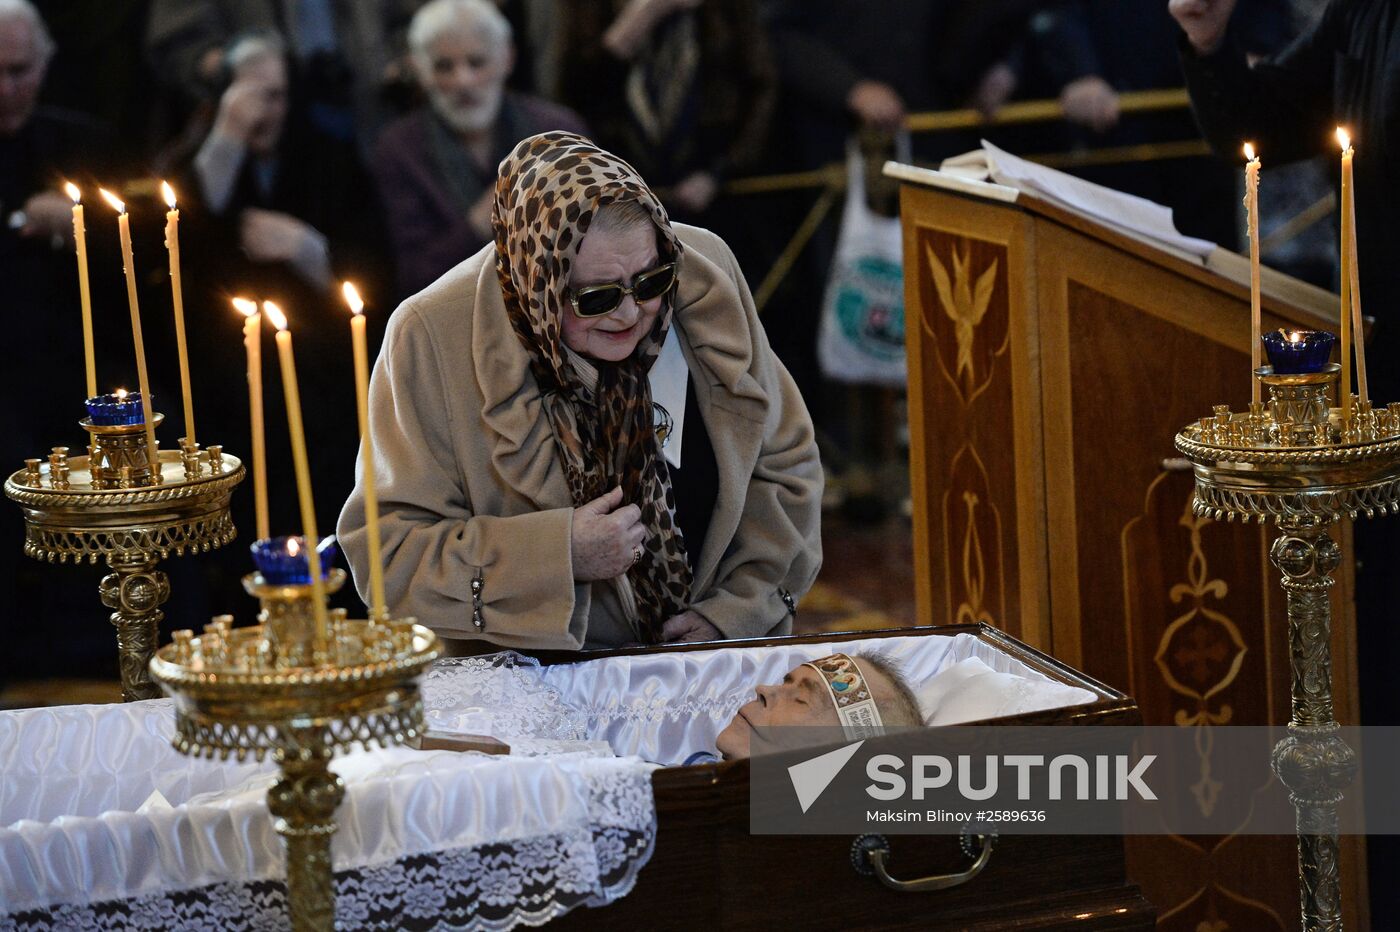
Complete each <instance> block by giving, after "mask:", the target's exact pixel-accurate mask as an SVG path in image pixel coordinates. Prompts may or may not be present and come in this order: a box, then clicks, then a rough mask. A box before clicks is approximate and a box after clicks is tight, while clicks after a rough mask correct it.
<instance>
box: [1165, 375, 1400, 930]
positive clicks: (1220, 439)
mask: <svg viewBox="0 0 1400 932" xmlns="http://www.w3.org/2000/svg"><path fill="white" fill-rule="evenodd" d="M1340 368H1341V367H1340V366H1338V365H1336V364H1335V363H1333V364H1331V365H1329V366H1328V367H1327V368H1325V369H1324V370H1323V371H1321V372H1317V373H1308V374H1301V375H1275V374H1274V372H1273V369H1272V368H1271V367H1269V366H1264V367H1262V368H1260V369H1257V370H1255V377H1256V378H1257V379H1259V380H1260V381H1261V382H1262V383H1263V384H1264V386H1265V387H1266V388H1267V389H1268V391H1269V402H1268V404H1267V406H1265V405H1264V404H1262V403H1258V402H1256V403H1253V404H1251V405H1250V410H1249V411H1248V412H1247V413H1234V414H1232V413H1231V412H1230V410H1229V408H1228V407H1225V406H1223V405H1222V406H1217V407H1216V408H1215V413H1214V415H1212V416H1209V417H1205V418H1202V419H1201V420H1200V421H1199V422H1197V423H1196V424H1193V425H1191V426H1189V427H1187V428H1186V429H1185V430H1183V431H1182V432H1181V433H1179V434H1177V436H1176V448H1177V449H1178V450H1180V451H1181V453H1182V455H1184V456H1185V457H1186V458H1187V459H1188V460H1190V461H1191V463H1192V464H1193V466H1194V468H1195V475H1196V492H1195V500H1194V504H1193V509H1194V511H1195V513H1196V515H1197V516H1198V517H1209V518H1214V519H1216V520H1221V519H1224V520H1234V519H1235V518H1240V519H1241V520H1242V521H1249V520H1250V519H1251V518H1252V519H1255V520H1257V521H1260V522H1261V523H1262V522H1267V521H1272V522H1273V523H1274V524H1275V525H1277V526H1278V528H1279V530H1280V532H1281V533H1280V535H1279V537H1278V539H1277V540H1275V541H1274V544H1273V547H1272V548H1271V550H1270V553H1269V556H1270V560H1271V562H1272V563H1273V565H1274V566H1276V567H1278V569H1279V571H1280V572H1281V573H1282V574H1283V579H1282V585H1283V591H1284V595H1285V597H1286V599H1287V603H1288V642H1289V649H1290V654H1291V660H1292V668H1293V681H1292V698H1293V707H1292V717H1291V720H1290V721H1289V723H1288V737H1287V738H1284V739H1283V740H1282V741H1280V742H1279V743H1278V744H1277V745H1276V746H1275V747H1274V752H1273V769H1274V773H1275V774H1276V775H1277V776H1278V778H1279V780H1280V781H1282V783H1283V784H1284V786H1286V787H1288V789H1289V791H1290V793H1291V796H1290V798H1291V800H1292V802H1293V805H1294V807H1295V809H1296V810H1297V830H1298V873H1299V889H1300V893H1301V900H1302V915H1303V928H1304V930H1306V932H1338V930H1340V929H1341V928H1342V915H1341V889H1340V882H1341V878H1340V876H1339V872H1340V868H1339V863H1338V846H1337V830H1338V821H1337V806H1338V803H1340V801H1341V798H1342V793H1343V791H1344V790H1345V789H1346V788H1347V787H1348V786H1350V785H1351V782H1352V780H1353V779H1354V778H1355V776H1356V756H1355V753H1354V752H1353V751H1352V749H1351V748H1350V747H1348V746H1347V744H1346V742H1345V741H1343V740H1342V738H1341V737H1340V735H1339V733H1338V724H1337V721H1336V718H1335V717H1334V715H1333V710H1332V653H1331V647H1330V645H1331V631H1332V610H1331V604H1330V602H1329V601H1328V590H1329V589H1331V587H1332V583H1333V580H1332V571H1333V570H1335V569H1336V568H1337V565H1338V564H1339V562H1340V560H1341V548H1340V547H1338V546H1337V543H1336V542H1335V541H1334V540H1333V539H1332V538H1331V536H1330V535H1329V533H1328V531H1329V529H1330V528H1331V526H1332V525H1333V524H1335V523H1336V522H1337V521H1339V520H1341V518H1342V517H1343V516H1345V517H1350V518H1356V517H1358V516H1360V515H1365V516H1366V517H1368V518H1369V517H1378V516H1381V515H1385V514H1387V513H1391V514H1393V513H1395V512H1396V511H1400V403H1397V404H1391V405H1390V406H1389V407H1388V408H1386V409H1384V410H1380V411H1377V410H1373V409H1372V408H1371V405H1370V404H1369V402H1367V401H1365V400H1362V401H1359V402H1358V401H1357V400H1356V399H1355V396H1353V398H1352V404H1351V405H1350V407H1349V408H1348V409H1347V410H1346V411H1345V412H1344V411H1343V409H1341V408H1331V407H1329V405H1328V393H1329V391H1330V390H1331V388H1332V387H1333V386H1334V385H1335V384H1336V383H1337V381H1338V372H1339V370H1340Z"/></svg>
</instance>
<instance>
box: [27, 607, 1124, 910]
mask: <svg viewBox="0 0 1400 932" xmlns="http://www.w3.org/2000/svg"><path fill="white" fill-rule="evenodd" d="M549 659H550V658H545V662H540V661H537V660H535V659H532V658H528V657H523V656H521V655H518V654H512V653H506V654H496V655H488V656H481V657H472V658H461V659H457V660H451V661H446V662H443V663H440V664H438V665H437V666H435V667H434V668H432V669H431V670H430V672H429V673H428V674H427V676H426V677H425V679H424V683H423V696H424V703H425V707H426V715H427V723H428V726H429V728H430V729H431V730H432V731H434V732H437V733H442V734H446V735H449V736H452V737H454V738H458V739H460V738H461V736H463V735H478V736H491V737H492V738H493V739H495V741H497V742H499V744H502V745H506V746H508V749H509V753H507V754H491V755H483V754H472V753H468V754H463V753H458V752H456V751H448V750H431V749H430V750H413V749H407V748H392V749H387V750H372V751H363V752H356V753H354V754H351V755H348V756H345V757H340V758H337V759H336V760H335V762H334V764H333V770H334V771H335V772H336V773H337V774H339V775H340V776H341V777H342V778H343V779H344V781H345V783H346V786H347V792H346V797H345V801H344V803H343V804H342V806H341V807H340V809H339V810H338V814H337V821H338V824H339V829H338V831H337V833H336V835H335V837H334V839H333V842H332V856H333V861H334V867H335V870H336V872H337V890H338V894H337V900H338V906H337V909H338V915H340V916H341V918H342V920H343V921H347V927H354V928H417V927H423V928H430V927H445V928H463V927H468V926H471V925H473V923H478V924H479V922H481V921H486V920H488V919H489V920H490V921H491V922H493V923H496V924H497V925H498V926H499V927H502V928H505V927H509V926H511V925H514V924H517V923H519V922H529V923H531V924H538V923H540V922H543V921H545V920H546V919H551V918H553V921H554V922H557V923H560V924H561V925H564V926H567V925H568V923H570V922H577V923H579V924H580V925H582V926H584V927H587V926H588V925H589V924H590V923H596V922H598V921H601V920H602V918H603V916H602V914H599V913H597V912H596V911H595V910H593V909H576V908H575V907H579V906H584V905H589V906H606V907H607V913H606V916H607V921H609V922H613V921H616V922H622V923H635V924H636V925H637V926H638V927H655V926H656V923H657V916H658V915H672V916H673V917H674V918H676V919H677V922H679V917H680V915H681V914H680V913H676V912H675V911H676V910H677V909H678V908H681V907H680V906H678V904H677V897H678V896H679V897H680V899H681V900H682V901H684V902H685V905H684V907H683V913H684V916H685V919H686V921H685V922H683V923H679V924H680V925H683V926H686V927H694V926H696V925H701V924H704V925H708V926H711V927H714V926H720V927H725V928H764V927H773V925H774V923H779V922H782V921H785V920H790V921H799V920H801V919H802V918H803V917H804V916H805V915H806V912H805V911H806V910H808V908H809V906H812V905H813V903H815V900H811V901H809V900H807V899H804V898H803V897H801V896H799V895H797V891H796V888H794V889H793V890H792V891H790V892H791V893H792V895H786V894H783V893H782V892H781V891H779V892H780V895H778V896H774V888H773V887H772V876H773V875H772V872H771V870H768V869H766V868H764V867H763V865H765V864H766V865H768V866H769V867H771V865H772V864H775V863H802V864H803V865H804V868H803V871H802V876H803V877H804V878H805V879H804V882H803V887H804V888H814V889H823V890H827V891H829V892H830V893H831V894H832V895H839V896H840V897H842V898H843V900H848V901H850V902H851V903H852V904H859V905H861V907H862V908H868V909H870V910H871V912H870V913H868V915H881V916H884V917H885V920H882V921H887V923H888V924H890V925H894V924H898V923H899V922H904V921H907V920H909V919H912V918H914V917H916V916H918V915H922V914H923V911H924V909H926V906H920V905H919V902H920V901H919V900H918V898H915V897H899V896H897V895H895V894H893V893H891V892H890V891H888V890H885V889H884V888H883V887H881V886H880V885H879V884H878V883H876V882H875V881H874V880H873V879H871V878H869V877H864V876H861V875H859V874H857V873H856V872H855V871H853V870H852V865H851V855H850V845H851V839H850V838H840V837H834V836H833V837H823V836H800V837H784V836H754V835H750V834H749V829H748V808H747V806H748V762H747V761H746V760H743V759H741V758H743V757H744V756H745V755H746V754H747V753H749V752H750V750H752V749H751V748H750V747H749V743H750V741H751V738H752V735H753V731H752V730H753V728H755V727H761V726H762V725H764V724H780V723H789V724H794V723H799V722H814V723H825V724H836V723H839V724H841V725H842V726H843V727H850V728H866V727H868V726H869V724H871V723H872V721H873V720H874V719H875V718H876V717H877V716H878V719H879V721H883V722H884V723H885V724H887V725H895V724H905V723H908V722H909V720H910V719H911V718H915V720H921V721H922V722H924V723H925V724H929V725H939V724H949V723H954V722H962V721H969V720H987V719H994V720H995V719H1001V720H1009V719H1008V717H1015V720H1018V721H1025V720H1027V718H1026V716H1028V715H1029V716H1031V720H1035V717H1036V716H1041V717H1042V719H1041V720H1043V717H1044V716H1046V715H1054V716H1060V717H1070V718H1078V719H1080V720H1082V721H1084V722H1085V723H1094V722H1099V721H1102V722H1109V721H1115V720H1116V721H1117V722H1119V723H1121V722H1122V721H1123V718H1124V716H1125V715H1127V716H1131V713H1132V706H1131V703H1130V702H1129V701H1128V700H1126V699H1124V698H1123V697H1122V696H1121V695H1118V694H1115V693H1113V692H1111V691H1109V690H1107V689H1105V688H1103V687H1102V686H1100V685H1099V684H1097V683H1094V682H1093V681H1091V680H1088V679H1086V678H1083V677H1081V676H1079V675H1078V674H1076V673H1074V672H1073V671H1071V670H1068V669H1067V668H1065V667H1063V666H1062V665H1060V664H1058V663H1056V662H1055V661H1053V660H1051V659H1049V658H1046V657H1044V656H1042V655H1038V654H1036V653H1035V652H1034V651H1031V650H1030V649H1028V648H1026V647H1024V646H1023V645H1020V644H1018V643H1017V642H1015V641H1013V640H1011V639H1009V638H1006V637H1005V636H1004V635H1001V634H999V633H998V632H995V631H993V630H991V629H987V628H980V627H973V628H966V629H952V630H949V629H930V628H924V629H913V630H907V629H906V630H901V631H892V632H888V633H887V634H886V635H885V636H880V635H878V634H876V635H838V636H826V637H823V638H822V639H820V641H818V642H816V643H813V642H811V641H810V640H808V639H801V638H775V639H763V640H757V641H748V642H741V643H739V644H734V645H730V646H726V647H723V648H713V647H710V646H709V645H704V646H702V645H694V646H689V645H687V646H678V647H671V648H660V649H657V648H653V649H650V650H645V651H641V652H630V653H629V652H624V651H619V652H614V653H613V654H611V655H607V656H602V657H596V658H591V659H588V660H581V659H580V658H579V657H578V655H576V654H575V655H567V656H565V657H562V658H560V659H561V662H557V663H551V662H548V661H549ZM867 703H868V705H867ZM1044 710H1057V711H1044ZM172 727H173V722H172V715H171V707H170V702H169V701H168V700H152V701H148V702H142V703H128V704H124V705H118V706H71V707H64V708H61V709H32V710H22V711H19V712H10V713H0V756H3V757H4V758H5V760H4V762H3V763H4V769H5V772H6V773H7V786H6V793H5V794H0V826H3V827H0V868H3V869H0V902H3V903H4V905H5V909H4V910H3V912H0V927H3V925H4V921H5V920H6V919H13V920H14V921H15V923H16V924H22V925H25V927H33V928H88V927H93V928H105V927H108V926H111V927H114V928H115V927H126V928H132V927H142V928H161V927H167V926H172V925H177V924H179V923H181V922H184V923H186V924H187V925H188V924H189V922H190V919H189V917H190V915H191V913H190V910H195V911H196V912H198V913H199V915H200V916H201V917H202V919H200V920H198V921H195V922H194V925H195V926H200V923H201V922H205V924H206V925H207V926H208V927H224V926H228V927H233V926H238V925H239V921H241V920H243V919H244V918H245V917H249V916H251V917H253V918H251V919H249V920H248V921H247V922H246V923H244V924H243V925H242V926H240V927H250V928H280V927H281V924H282V923H285V903H284V901H283V900H282V898H281V897H282V896H283V894H282V893H281V892H280V888H278V887H277V886H276V884H277V883H278V882H279V880H280V878H281V877H282V876H284V874H283V871H284V867H283V860H282V856H281V852H282V844H281V840H280V839H279V838H278V837H277V835H276V833H275V832H274V830H273V828H272V824H271V823H272V820H271V819H270V818H269V817H268V813H267V803H266V793H267V789H268V787H269V786H270V785H271V783H272V782H273V780H274V779H275V770H276V768H275V766H274V765H273V764H272V763H271V762H270V761H264V762H262V763H254V762H252V761H247V762H242V763H239V762H235V761H228V762H222V763H221V762H215V761H202V760H190V759H188V758H185V757H183V756H181V755H180V754H178V752H176V751H175V750H174V749H173V748H172V747H171V745H170V738H171V732H172ZM497 750H499V749H497ZM721 755H722V756H723V757H725V758H732V760H722V759H721ZM687 763H689V764H690V765H689V766H686V764H687ZM1055 841H1056V840H1055V839H1053V838H1045V837H1031V836H1026V837H1020V838H1010V837H1009V838H1004V839H1002V841H1001V842H1000V843H999V845H998V847H997V849H996V854H995V856H994V857H993V858H992V859H991V860H990V862H989V864H988V866H987V867H986V869H985V870H984V871H983V872H982V875H981V876H980V877H979V878H978V879H977V881H976V883H975V884H970V885H968V887H967V888H966V889H967V890H968V891H969V892H968V893H967V894H966V895H962V894H956V893H953V892H949V893H948V894H945V895H944V898H943V899H942V900H940V902H941V903H943V908H944V909H945V911H947V915H948V916H950V917H957V921H956V922H954V924H953V926H951V927H956V928H977V927H978V926H976V925H974V924H971V923H964V922H963V921H962V920H963V918H964V917H965V916H967V915H972V914H973V913H976V912H978V911H979V910H980V911H983V912H985V910H986V908H987V903H988V896H989V894H992V893H994V897H993V899H994V901H995V902H997V903H1002V902H1004V903H1005V904H1006V908H1007V909H1008V910H1013V911H1014V912H1015V914H1016V915H1018V916H1023V915H1030V914H1033V913H1034V910H1035V909H1038V908H1040V906H1038V905H1037V904H1042V903H1052V902H1054V903H1060V904H1061V905H1063V903H1064V902H1066V899H1067V898H1068V899H1070V900H1073V902H1074V903H1075V904H1076V910H1077V911H1078V912H1083V911H1084V909H1085V908H1087V907H1088V906H1089V905H1091V904H1090V900H1092V899H1093V897H1096V896H1101V895H1103V894H1104V891H1110V892H1112V893H1113V895H1114V896H1115V897H1118V900H1119V902H1126V903H1129V907H1128V908H1130V910H1131V913H1130V915H1132V916H1141V915H1145V914H1146V913H1145V912H1144V911H1145V910H1148V907H1147V906H1146V904H1145V903H1142V902H1141V899H1140V897H1137V896H1136V892H1135V891H1134V890H1133V889H1132V888H1130V887H1128V886H1126V885H1125V884H1124V882H1123V878H1122V860H1121V844H1120V843H1119V841H1118V840H1117V839H1112V838H1109V839H1077V840H1076V844H1075V845H1074V846H1073V847H1072V848H1071V849H1070V850H1069V851H1068V852H1066V851H1063V850H1055V849H1054V845H1053V843H1054V842H1055ZM956 844H957V841H956V839H952V838H918V839H913V838H910V839H900V840H899V841H898V842H897V844H896V846H895V847H896V850H897V851H899V852H900V853H899V857H900V859H901V860H900V864H901V865H903V864H908V865H910V868H911V869H913V870H919V869H922V868H921V863H922V862H921V860H920V859H921V858H923V857H925V854H928V856H933V857H935V859H937V858H945V859H947V858H951V859H952V860H954V861H960V860H961V861H965V860H966V858H965V857H964V856H962V855H959V854H957V850H956ZM943 848H947V849H948V850H947V851H944V852H942V853H940V851H942V849H943ZM924 849H927V850H926V851H925V850H924ZM1052 850H1055V853H1054V854H1053V856H1052V854H1051V852H1052ZM114 852H115V855H114ZM1037 863H1040V864H1042V866H1043V867H1045V866H1053V868H1054V869H1053V870H1052V871H1049V872H1048V873H1047V872H1044V871H1042V872H1040V873H1036V872H1029V873H1028V872H1027V870H1026V868H1027V867H1028V866H1030V865H1032V864H1037ZM955 866H957V865H955ZM961 866H962V867H966V865H965V864H963V865H961ZM521 878H530V880H529V883H525V884H524V885H523V886H522V883H523V881H522V880H521ZM765 878H767V879H765ZM998 878H1000V879H998ZM1013 880H1014V882H1012V881H1013ZM812 885H815V886H814V887H813V886H812ZM780 886H781V885H780ZM960 889H961V888H960ZM1091 894H1092V896H1091ZM959 896H963V897H964V898H963V899H962V900H959V899H958V897H959ZM959 904H961V905H959ZM964 907H965V908H966V909H967V910H970V911H971V912H968V913H966V914H965V913H963V912H960V911H959V910H962V909H963V908H964ZM658 910H666V911H667V912H665V913H659V912H658ZM772 910H777V911H778V912H776V913H775V912H772ZM911 911H912V912H911ZM1009 914H1010V913H1008V915H1009ZM259 917H261V918H259ZM355 917H358V918H355ZM473 917H475V918H473ZM21 920H22V922H21ZM118 920H121V922H125V923H126V925H125V926H122V925H121V922H118ZM236 920H238V921H236ZM264 920H266V921H264ZM818 925H820V923H818ZM996 927H997V926H995V925H993V926H988V927H987V928H996ZM1032 927H1041V926H1032ZM1043 927H1046V928H1052V927H1054V926H1053V925H1047V926H1043ZM1111 927H1112V928H1140V927H1141V926H1134V925H1118V926H1111Z"/></svg>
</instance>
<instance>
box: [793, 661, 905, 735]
mask: <svg viewBox="0 0 1400 932" xmlns="http://www.w3.org/2000/svg"><path fill="white" fill-rule="evenodd" d="M803 666H804V667H811V668H812V669H813V670H816V671H817V675H818V676H820V677H821V678H822V682H823V683H825V684H826V691H827V695H828V696H830V697H831V704H832V705H833V706H835V707H836V718H837V719H838V720H839V721H840V722H841V730H842V731H843V732H845V734H846V737H847V738H855V737H861V736H864V735H866V734H868V733H869V731H870V730H871V729H874V728H879V727H881V726H882V725H884V724H885V723H884V722H883V721H882V720H881V719H880V709H879V708H878V707H877V706H876V705H875V696H874V695H873V694H872V693H871V691H870V686H869V685H868V684H867V683H866V681H865V673H864V671H862V670H861V668H860V665H859V664H857V663H856V661H855V658H853V657H851V656H850V655H849V654H832V655H831V656H830V657H824V658H822V659H821V660H813V661H811V662H810V663H804V664H803Z"/></svg>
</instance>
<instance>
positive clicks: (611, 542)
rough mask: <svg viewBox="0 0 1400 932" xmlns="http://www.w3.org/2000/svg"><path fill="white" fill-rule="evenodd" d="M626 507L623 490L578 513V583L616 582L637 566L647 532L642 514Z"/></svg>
mask: <svg viewBox="0 0 1400 932" xmlns="http://www.w3.org/2000/svg"><path fill="white" fill-rule="evenodd" d="M619 505H622V487H621V486H618V487H617V488H615V489H613V490H612V491H611V492H609V493H607V494H606V495H603V496H600V497H599V498H595V499H593V501H591V502H589V503H588V504H586V505H580V506H579V507H578V508H575V509H574V526H573V531H572V532H571V534H570V541H571V543H572V545H573V558H574V559H573V563H574V581H575V582H593V581H594V580H595V579H613V578H615V577H617V576H621V575H622V574H623V573H625V572H627V568H628V567H629V566H631V565H632V564H633V563H635V562H637V560H636V555H637V554H638V553H640V550H639V549H638V548H640V547H641V546H642V541H644V540H646V537H647V529H646V528H645V527H644V526H643V525H642V510H641V509H640V508H638V507H637V506H636V505H626V506H623V507H620V508H619V507H618V506H619Z"/></svg>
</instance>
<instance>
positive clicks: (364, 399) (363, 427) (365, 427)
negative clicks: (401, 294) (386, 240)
mask: <svg viewBox="0 0 1400 932" xmlns="http://www.w3.org/2000/svg"><path fill="white" fill-rule="evenodd" d="M341 288H342V291H343V292H344V294H345V303H346V304H348V305H349V306H350V342H351V345H352V346H353V347H354V352H355V405H356V407H357V408H358V409H359V412H360V462H361V464H363V466H364V471H365V475H364V483H363V485H364V490H365V532H366V534H367V535H368V537H369V592H370V612H371V614H370V619H371V620H373V621H388V620H389V613H388V612H387V611H386V610H385V606H384V567H383V565H382V557H381V555H380V552H379V543H380V542H379V493H378V492H377V491H376V490H375V488H374V450H373V448H372V447H371V446H370V438H369V351H368V350H367V349H366V347H365V315H364V309H365V302H364V301H362V300H361V299H360V293H359V292H358V291H356V290H355V286H354V285H352V284H350V283H349V282H345V284H344V285H342V286H341Z"/></svg>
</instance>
